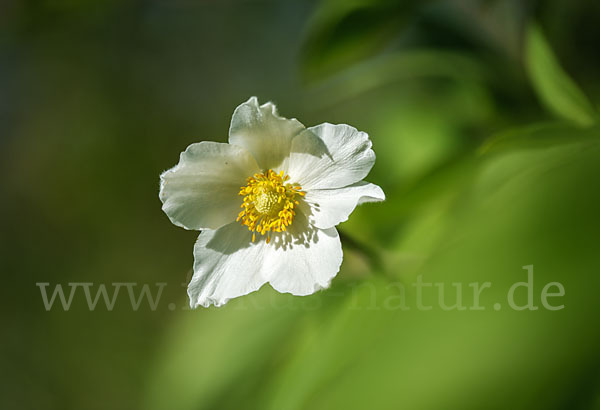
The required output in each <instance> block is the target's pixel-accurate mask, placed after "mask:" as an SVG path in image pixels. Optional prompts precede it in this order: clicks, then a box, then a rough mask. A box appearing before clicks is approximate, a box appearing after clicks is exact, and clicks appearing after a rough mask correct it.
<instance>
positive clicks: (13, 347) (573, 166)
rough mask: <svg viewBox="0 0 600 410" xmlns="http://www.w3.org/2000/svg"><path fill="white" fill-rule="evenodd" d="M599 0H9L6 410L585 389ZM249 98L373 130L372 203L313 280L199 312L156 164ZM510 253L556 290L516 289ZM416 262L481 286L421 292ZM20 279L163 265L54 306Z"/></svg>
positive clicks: (1, 9) (454, 404) (3, 60)
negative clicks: (109, 290) (153, 305)
mask: <svg viewBox="0 0 600 410" xmlns="http://www.w3.org/2000/svg"><path fill="white" fill-rule="evenodd" d="M599 4H600V3H598V2H589V1H583V0H581V1H580V0H574V1H568V2H567V1H562V0H550V1H543V2H542V1H532V2H524V1H520V0H435V1H433V0H432V1H400V0H398V1H395V0H375V1H366V0H348V1H342V0H322V1H313V2H303V1H293V0H292V1H246V0H241V1H233V0H227V1H219V2H209V1H206V2H188V1H148V2H136V1H126V2H116V1H114V2H104V3H102V4H100V3H94V2H89V1H88V2H74V1H60V2H57V1H45V2H29V1H25V2H21V1H9V2H4V3H2V5H0V34H1V36H0V89H2V96H3V98H1V99H0V118H1V119H2V125H1V127H2V138H0V155H1V160H0V170H1V171H2V172H1V175H2V179H1V181H2V192H3V193H4V196H3V199H4V200H3V201H1V203H0V209H1V210H2V213H3V215H4V217H3V218H2V235H1V236H0V244H2V249H3V250H4V252H3V254H2V258H0V266H1V267H2V272H3V274H4V275H3V277H4V278H5V283H4V286H3V291H4V293H5V294H6V295H5V296H4V297H3V300H4V301H5V303H6V308H5V309H4V310H3V314H2V316H3V325H4V327H3V329H4V332H3V340H2V343H3V347H4V348H3V351H5V352H7V353H8V354H6V356H5V357H3V366H2V367H3V370H4V373H3V375H4V377H3V383H2V384H0V386H1V387H0V408H7V409H9V408H19V409H26V408H36V409H38V408H46V409H61V410H63V409H95V408H114V409H120V408H123V409H128V410H131V409H144V410H152V409H165V408H168V409H173V410H191V409H215V408H218V409H240V408H244V409H261V410H264V409H276V410H285V409H290V410H291V409H328V410H331V409H364V408H375V409H399V408H406V409H435V410H437V409H444V410H446V409H461V410H463V409H481V408H489V409H527V410H529V409H536V408H539V409H557V410H559V409H599V408H600V351H599V350H598V346H600V328H599V327H598V315H599V314H600V302H599V299H598V294H597V292H598V289H599V288H600V276H599V275H598V272H600V257H599V256H598V250H599V248H598V246H599V245H598V232H600V218H599V217H598V210H599V209H600V161H599V159H600V129H599V128H598V124H597V118H598V113H597V108H598V102H599V101H600V80H599V79H598V73H599V72H600V54H599V53H598V52H597V50H598V48H597V39H598V38H600V25H598V24H597V23H598V21H600V6H599ZM251 95H258V97H259V98H260V99H261V100H273V101H274V102H275V103H277V104H278V107H279V110H280V112H281V114H282V115H284V116H287V117H292V116H293V117H297V118H298V119H300V120H301V121H302V122H303V123H304V124H306V125H314V124H318V123H321V122H325V121H327V122H332V123H349V124H352V125H353V126H355V127H357V128H358V129H361V130H364V131H366V132H368V133H369V135H370V136H371V139H372V141H373V146H374V150H375V152H376V154H377V163H376V165H375V167H374V168H373V170H372V172H371V174H370V175H369V177H368V178H367V179H368V180H369V181H372V182H374V183H377V184H379V185H381V186H382V188H383V189H384V190H385V192H386V194H387V200H386V202H384V203H381V204H370V205H364V206H361V207H359V208H358V209H357V210H356V211H355V212H354V213H353V214H352V216H351V218H350V220H349V221H348V222H345V223H343V224H342V225H340V227H339V229H340V231H341V232H342V234H343V237H344V264H343V265H342V270H341V272H340V274H339V275H338V277H337V278H336V279H335V280H334V282H333V286H332V288H331V289H329V290H326V291H323V292H319V293H317V294H315V295H312V296H309V297H302V298H300V297H293V296H291V295H282V294H278V293H276V292H274V291H273V290H272V289H270V288H269V287H268V286H266V287H264V288H263V289H261V290H260V291H259V292H257V293H254V294H252V295H248V296H246V297H243V298H240V299H236V300H233V301H231V302H230V303H229V304H227V305H226V306H225V307H222V308H219V309H216V308H211V309H201V310H196V311H189V310H187V309H186V305H187V300H186V295H185V284H186V282H187V281H188V280H189V269H190V267H191V266H192V246H193V243H194V240H195V237H196V235H197V233H194V232H186V231H184V230H181V229H177V228H175V227H173V226H172V225H171V224H170V223H169V221H168V219H167V218H166V217H165V216H164V215H163V214H162V211H161V210H160V202H159V200H158V197H157V195H158V175H159V174H160V172H161V171H163V170H164V169H166V168H168V167H170V166H172V165H174V163H175V162H176V161H177V156H178V154H179V153H180V152H181V151H182V150H183V149H184V148H185V147H186V146H187V145H188V144H190V143H192V142H196V141H199V140H204V139H206V140H217V141H225V140H226V137H227V128H228V121H229V119H230V115H231V112H232V110H233V108H234V107H235V106H236V105H237V104H239V103H240V102H242V101H244V100H246V99H247V98H248V97H249V96H251ZM527 265H533V266H534V275H535V276H534V299H535V300H534V302H535V304H536V305H538V306H539V305H540V303H541V300H540V293H541V289H542V288H543V287H544V285H545V284H546V283H549V282H560V283H562V284H563V285H564V288H565V296H564V297H563V298H561V299H559V300H560V303H563V304H564V305H565V308H564V309H562V310H558V311H550V310H546V309H542V308H540V309H538V310H534V311H515V310H511V309H509V308H508V307H507V306H506V301H507V300H506V298H507V291H508V289H509V288H510V286H511V285H512V284H514V283H516V282H522V281H525V280H526V278H527V274H526V271H525V270H524V269H523V268H522V267H523V266H527ZM419 277H420V278H422V280H423V281H424V282H428V283H443V284H445V288H444V289H445V297H444V300H445V301H446V304H448V305H452V304H453V303H454V300H455V297H456V296H455V289H454V288H453V285H452V284H453V283H457V284H462V292H463V294H462V296H463V304H464V305H465V306H471V305H472V304H473V303H474V296H473V293H472V291H471V288H470V287H469V284H470V283H472V282H478V283H484V282H490V283H491V287H490V288H489V289H486V290H485V292H484V293H483V294H482V296H481V301H480V303H481V305H482V306H484V307H485V309H484V310H469V309H466V310H449V311H447V310H444V309H442V308H440V307H439V306H438V305H437V304H438V296H437V295H438V293H437V292H438V291H439V290H438V287H437V286H435V287H430V288H426V291H427V292H426V293H425V295H424V300H423V303H424V304H425V305H432V306H434V307H433V308H432V309H431V310H418V309H417V308H416V303H417V294H416V290H415V287H414V286H413V285H414V283H415V281H416V280H417V278H419ZM38 282H48V283H51V284H52V285H54V284H57V283H60V284H63V285H66V284H67V283H69V282H90V283H94V284H106V285H109V286H110V284H111V283H114V282H136V283H139V284H151V285H153V284H154V283H157V282H159V283H160V282H165V283H167V286H166V287H165V288H164V291H163V293H162V296H161V301H160V303H159V305H158V308H157V310H156V311H153V310H151V309H150V308H149V307H148V305H147V304H146V303H143V304H142V305H141V307H140V308H139V309H138V310H137V311H134V310H132V308H131V307H130V306H129V304H128V302H127V299H126V298H124V299H118V303H117V304H116V305H115V308H114V310H112V311H108V310H107V309H106V308H105V307H104V306H102V303H100V304H99V305H98V306H97V307H96V309H95V310H94V311H90V310H89V309H88V307H87V305H86V302H85V300H84V299H83V297H82V296H81V295H76V296H75V297H74V299H73V305H72V306H71V308H70V310H69V311H68V312H64V311H62V309H61V308H59V307H57V308H54V309H52V310H51V311H50V312H46V310H45V309H44V306H43V303H42V301H41V298H40V291H39V288H38V287H36V286H35V284H36V283H38ZM123 292H124V293H123V295H121V296H124V295H125V291H123ZM121 296H120V297H121ZM403 296H404V297H405V298H406V303H405V304H406V305H407V306H409V307H410V309H403V308H402V304H401V298H402V297H403ZM524 299H525V295H524V294H521V295H519V297H518V301H519V302H520V303H521V302H524ZM496 304H499V306H500V307H499V308H498V310H496V309H495V306H496Z"/></svg>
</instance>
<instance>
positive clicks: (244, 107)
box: [229, 97, 304, 170]
mask: <svg viewBox="0 0 600 410" xmlns="http://www.w3.org/2000/svg"><path fill="white" fill-rule="evenodd" d="M302 130H304V125H302V124H301V123H300V122H299V121H298V120H296V119H295V118H292V119H291V120H288V119H286V118H283V117H280V116H279V115H277V108H276V107H275V105H273V104H272V103H266V104H263V105H261V106H260V107H259V105H258V100H257V99H256V97H252V98H250V99H249V100H248V101H246V102H245V103H243V104H241V105H240V106H238V107H237V108H236V109H235V111H234V113H233V117H232V119H231V127H230V128H229V143H231V144H235V145H239V146H241V147H244V148H246V149H247V150H248V151H250V152H251V153H252V155H254V158H256V161H257V162H258V165H259V166H260V167H261V168H262V169H263V170H267V169H269V168H271V169H274V170H279V169H280V168H282V167H283V166H284V165H283V164H284V162H285V161H286V160H287V158H288V156H289V154H290V147H291V142H292V139H293V138H294V137H295V136H296V135H297V134H298V133H299V132H301V131H302Z"/></svg>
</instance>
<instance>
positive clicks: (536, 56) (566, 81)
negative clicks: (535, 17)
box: [525, 26, 598, 126]
mask: <svg viewBox="0 0 600 410" xmlns="http://www.w3.org/2000/svg"><path fill="white" fill-rule="evenodd" d="M525 41H526V64H527V68H528V70H529V76H530V77H531V81H532V83H533V86H534V87H535V89H536V91H537V92H538V94H539V96H540V99H541V100H542V102H543V103H544V104H545V105H547V106H548V108H549V109H550V110H552V111H554V112H555V113H556V114H557V115H559V116H561V117H563V118H565V119H567V120H571V121H573V122H575V123H576V124H579V125H582V126H588V125H591V124H593V123H594V122H595V119H596V117H597V116H598V115H597V112H596V111H595V110H594V108H593V107H592V105H591V104H590V102H589V101H588V100H587V98H586V97H585V95H584V94H583V93H582V92H581V91H580V90H579V88H577V86H576V85H575V83H573V81H572V80H571V79H570V78H569V77H568V75H567V74H566V73H565V72H564V71H563V70H562V68H561V67H560V65H559V64H558V62H557V61H556V59H555V57H554V55H553V54H552V50H551V49H550V46H549V45H548V44H547V43H546V40H545V39H544V35H543V34H542V32H541V30H540V28H539V27H536V26H532V27H530V28H529V29H528V31H527V38H526V40H525Z"/></svg>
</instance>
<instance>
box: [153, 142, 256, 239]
mask: <svg viewBox="0 0 600 410" xmlns="http://www.w3.org/2000/svg"><path fill="white" fill-rule="evenodd" d="M258 171H259V168H258V165H257V164H256V161H255V160H254V158H253V157H252V155H250V153H249V152H248V151H246V150H245V149H243V148H241V147H238V146H234V145H229V144H222V143H218V142H208V141H205V142H200V143H196V144H192V145H190V146H189V147H188V148H187V149H186V150H185V151H184V152H182V153H181V157H180V159H179V163H178V164H177V165H176V166H175V167H173V168H171V169H170V170H168V171H165V172H164V173H163V174H162V175H161V176H160V180H161V183H160V194H159V196H160V200H161V201H162V203H163V207H162V209H163V211H165V213H166V214H167V215H168V216H169V219H171V221H172V222H173V223H174V224H175V225H178V226H182V227H184V228H186V229H198V230H199V229H216V228H219V227H221V226H223V225H225V224H227V223H229V222H231V221H234V220H235V219H236V218H237V215H238V213H239V211H240V205H241V203H242V200H241V197H240V196H239V195H238V193H239V191H240V187H242V186H243V185H245V184H246V178H248V177H249V176H251V175H253V174H254V173H256V172H258Z"/></svg>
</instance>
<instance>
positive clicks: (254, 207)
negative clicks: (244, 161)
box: [237, 169, 304, 243]
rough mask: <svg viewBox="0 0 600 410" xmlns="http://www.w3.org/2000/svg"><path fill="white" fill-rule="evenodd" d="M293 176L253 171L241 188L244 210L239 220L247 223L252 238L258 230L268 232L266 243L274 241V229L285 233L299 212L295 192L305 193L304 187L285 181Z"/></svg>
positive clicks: (262, 233)
mask: <svg viewBox="0 0 600 410" xmlns="http://www.w3.org/2000/svg"><path fill="white" fill-rule="evenodd" d="M288 179H290V177H289V176H288V175H286V176H284V174H283V171H281V172H280V173H279V174H278V173H276V172H275V171H273V170H272V169H270V170H268V171H267V172H265V173H264V174H254V176H251V177H250V178H248V183H247V184H246V185H245V186H243V187H242V188H241V190H240V195H241V196H243V197H244V202H243V203H242V206H241V207H242V208H243V210H242V211H241V212H240V214H239V216H238V218H237V220H238V221H240V220H241V222H242V225H246V226H247V227H248V229H249V230H250V231H251V232H252V241H253V242H254V240H255V239H256V232H260V234H261V235H264V234H265V233H266V234H267V243H269V241H270V240H271V232H282V231H285V230H286V227H287V226H290V225H291V223H292V221H293V220H294V215H296V212H295V211H294V208H295V207H296V205H298V204H299V202H298V201H297V200H296V195H300V196H304V192H302V191H301V189H302V188H301V187H300V186H297V185H292V184H290V183H286V181H287V180H288Z"/></svg>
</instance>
